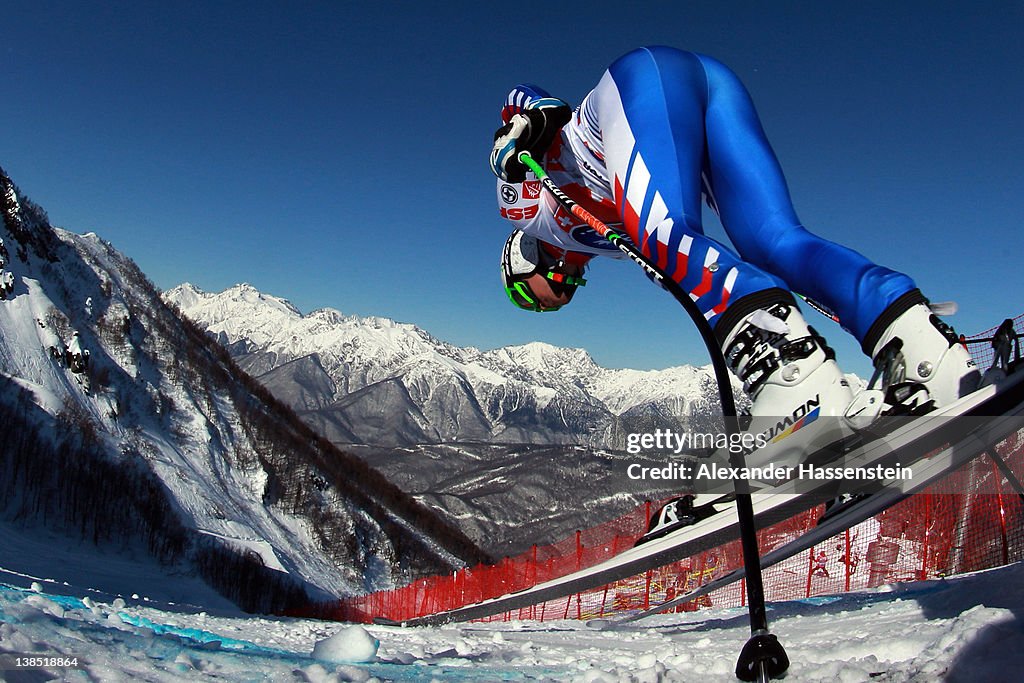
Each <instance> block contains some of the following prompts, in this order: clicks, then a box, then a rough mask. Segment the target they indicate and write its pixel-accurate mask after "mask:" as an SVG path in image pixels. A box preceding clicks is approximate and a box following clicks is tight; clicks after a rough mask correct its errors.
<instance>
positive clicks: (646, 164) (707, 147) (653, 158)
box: [498, 47, 920, 344]
mask: <svg viewBox="0 0 1024 683" xmlns="http://www.w3.org/2000/svg"><path fill="white" fill-rule="evenodd" d="M542 97H548V94H547V93H546V92H544V91H543V90H542V89H540V88H538V87H536V86H531V85H521V86H517V87H516V88H515V89H513V90H512V92H511V93H509V96H508V99H507V101H506V103H505V107H504V109H503V111H502V117H503V119H504V120H505V121H508V119H509V118H510V117H511V116H512V115H513V114H515V113H517V112H519V111H522V110H523V109H526V108H528V107H529V106H530V104H531V102H534V101H536V100H537V99H539V98H542ZM544 165H545V170H546V171H547V172H548V173H549V174H550V175H551V176H552V179H553V180H554V181H555V182H557V183H558V184H560V185H561V186H562V187H563V188H564V189H566V190H567V193H568V194H569V195H570V196H572V197H573V198H574V199H576V200H577V201H578V202H580V203H581V204H582V205H583V206H584V207H585V208H587V209H588V210H591V212H592V213H594V214H595V215H596V216H597V217H598V218H601V219H602V220H604V221H605V222H607V223H609V224H614V225H616V226H617V227H619V228H620V230H622V231H624V232H625V234H626V235H627V236H628V237H629V239H630V240H631V241H632V242H633V243H634V244H635V245H637V246H638V247H640V249H641V250H642V251H643V252H644V254H645V255H647V256H648V257H650V258H652V259H653V260H654V261H655V262H656V263H657V265H658V266H659V267H660V268H661V269H662V270H663V271H664V272H666V273H667V274H668V275H669V276H670V277H672V278H673V279H674V280H676V281H677V282H678V283H679V284H680V285H681V286H682V287H683V289H684V290H685V291H687V292H689V293H690V296H691V298H693V299H694V300H695V301H696V303H697V306H698V307H699V308H700V310H701V312H702V313H704V315H705V317H706V318H707V319H708V320H709V321H710V322H711V324H712V326H713V327H714V328H715V331H716V333H717V334H719V335H724V334H727V333H728V331H729V329H731V327H732V326H733V325H734V324H735V323H737V322H738V321H739V318H740V317H742V316H743V315H746V314H747V313H749V312H751V311H752V310H753V309H755V308H758V307H761V305H764V304H765V303H766V302H767V303H770V302H772V301H774V300H778V298H779V296H788V294H784V293H781V292H780V290H785V292H789V291H795V292H799V293H800V294H803V295H805V296H807V297H809V298H811V299H813V300H815V301H817V302H819V303H821V304H822V305H824V306H825V307H827V308H828V309H831V310H832V311H833V312H834V313H835V314H836V315H837V316H838V317H839V319H840V320H841V321H842V324H843V326H844V327H845V328H846V329H848V330H849V331H850V332H851V333H852V334H853V335H854V336H855V337H856V338H857V339H858V341H860V342H861V343H862V344H863V343H864V342H865V337H867V336H868V333H869V330H871V328H872V325H873V324H874V323H876V321H878V320H879V318H880V316H881V315H882V313H883V312H884V311H886V309H887V308H889V307H890V305H892V304H894V303H895V302H897V300H899V299H901V298H902V299H903V300H904V301H903V303H904V305H905V301H906V299H907V298H908V297H913V298H920V294H919V293H918V292H917V290H916V287H915V285H914V282H913V281H912V280H911V279H910V278H909V277H908V276H906V275H904V274H902V273H898V272H895V271H893V270H890V269H888V268H885V267H883V266H880V265H877V264H875V263H873V262H871V261H870V260H868V259H867V258H865V257H864V256H862V255H861V254H859V253H857V252H855V251H853V250H851V249H848V248H847V247H844V246H841V245H839V244H836V243H834V242H830V241H828V240H825V239H822V238H821V237H818V236H816V235H814V234H812V233H811V232H809V231H808V230H807V229H806V228H804V226H803V225H801V223H800V219H799V218H797V215H796V211H795V210H794V208H793V203H792V200H791V199H790V196H789V190H788V188H787V187H786V181H785V178H784V176H783V173H782V168H781V167H780V165H779V162H778V160H777V159H776V157H775V154H774V152H773V151H772V149H771V146H770V145H769V143H768V140H767V138H766V137H765V134H764V131H763V129H762V127H761V123H760V121H759V119H758V117H757V113H756V111H755V109H754V105H753V102H752V101H751V98H750V95H749V94H748V92H747V90H746V88H744V86H743V84H742V83H741V82H740V81H739V79H738V78H737V76H736V75H735V74H734V73H733V72H732V71H731V70H730V69H729V68H728V67H726V66H725V65H723V64H722V63H720V62H718V61H716V60H715V59H712V58H711V57H707V56H705V55H700V54H695V53H692V52H684V51H680V50H676V49H673V48H669V47H646V48H640V49H637V50H634V51H632V52H630V53H628V54H626V55H624V56H623V57H621V58H619V59H618V60H616V61H615V62H614V63H613V64H612V65H611V66H610V67H609V68H608V70H607V71H606V72H605V74H604V76H603V77H602V78H601V80H600V82H599V83H598V85H597V87H596V88H594V90H592V91H591V92H590V93H589V94H588V95H587V96H586V97H585V98H584V100H583V101H582V103H581V104H580V106H579V108H578V109H577V110H576V112H575V113H574V116H573V119H572V120H571V121H570V123H569V124H567V125H566V126H565V127H564V128H563V129H562V131H561V134H560V136H559V137H557V138H556V140H555V142H554V144H553V145H552V147H551V148H550V149H549V150H548V153H547V155H546V156H545V159H544ZM702 197H703V198H704V199H705V200H706V201H707V202H708V204H709V206H711V208H712V209H713V210H714V211H715V212H716V213H717V214H718V216H719V217H720V219H721V222H722V225H723V227H724V228H725V230H726V233H727V234H728V236H729V239H730V240H731V242H732V244H733V246H734V247H735V250H736V252H733V251H732V250H730V249H729V248H728V247H726V246H724V245H722V244H721V243H719V242H717V241H716V240H713V239H711V238H709V237H707V236H706V235H705V234H704V231H703V226H702V220H701V199H702ZM498 204H499V207H500V208H501V213H502V215H503V216H504V217H505V218H507V219H509V220H511V221H512V222H513V223H515V224H516V226H517V227H519V228H520V229H523V230H525V231H526V232H527V233H528V234H532V235H534V236H536V237H537V238H538V239H541V240H543V241H544V242H547V243H548V244H551V245H553V246H555V247H557V248H559V249H561V250H565V251H566V252H568V253H570V254H572V253H575V254H579V255H581V260H583V261H585V260H586V259H587V258H588V257H589V256H592V255H606V256H613V257H618V256H620V253H619V252H618V251H617V250H616V249H614V247H612V245H610V244H609V243H607V241H605V240H603V239H601V238H600V237H598V236H597V235H596V234H595V233H594V232H593V231H592V229H590V228H588V227H587V226H585V225H580V224H579V221H578V219H576V218H575V217H574V216H572V215H571V214H568V213H566V212H565V211H564V210H562V209H560V208H559V206H558V205H557V203H556V202H555V201H554V198H553V197H550V196H547V192H546V191H543V190H541V188H540V185H539V183H537V181H536V180H533V179H532V176H528V178H527V180H526V181H525V182H524V183H507V182H504V181H500V180H499V181H498ZM739 302H743V303H741V304H740V305H739V306H734V304H737V303H739Z"/></svg>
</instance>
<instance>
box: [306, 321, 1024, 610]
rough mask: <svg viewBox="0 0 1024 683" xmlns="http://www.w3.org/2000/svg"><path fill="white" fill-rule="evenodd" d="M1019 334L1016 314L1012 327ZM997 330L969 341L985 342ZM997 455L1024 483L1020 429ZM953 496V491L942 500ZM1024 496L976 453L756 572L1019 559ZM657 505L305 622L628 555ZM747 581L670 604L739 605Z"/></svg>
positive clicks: (837, 582) (703, 577)
mask: <svg viewBox="0 0 1024 683" xmlns="http://www.w3.org/2000/svg"><path fill="white" fill-rule="evenodd" d="M1014 323H1015V327H1016V329H1017V330H1018V332H1019V331H1020V330H1021V327H1022V325H1024V315H1022V316H1018V317H1017V318H1016V319H1015V320H1014ZM995 329H996V328H993V329H992V330H988V331H986V332H983V333H981V334H978V335H975V336H974V337H971V338H968V339H967V341H968V342H970V341H971V339H983V338H989V337H991V336H992V335H993V333H994V332H995ZM969 348H970V349H971V351H972V353H973V355H974V356H975V359H976V360H977V361H978V364H979V366H980V367H981V369H982V370H985V369H987V368H988V367H989V366H990V365H991V364H992V358H993V352H992V348H991V345H990V344H987V343H984V344H969ZM995 450H996V452H997V453H999V455H1001V456H1002V458H1003V459H1004V461H1005V462H1006V464H1007V465H1008V466H1009V468H1010V469H1011V470H1012V471H1013V473H1014V474H1015V475H1016V476H1017V477H1018V478H1021V477H1022V475H1024V433H1021V432H1015V433H1013V434H1011V435H1010V436H1008V437H1007V438H1006V439H1004V440H1003V441H1002V442H1000V443H999V444H998V445H997V446H996V447H995ZM949 491H956V492H957V493H955V494H950V493H948V492H949ZM1022 501H1024V496H1021V495H1018V493H1017V492H1016V491H1015V490H1014V489H1013V487H1012V486H1011V485H1010V484H1009V483H1008V482H1007V480H1006V478H1005V477H1004V476H1003V474H1002V473H1001V472H1000V471H999V469H998V468H997V467H996V464H995V462H994V461H993V460H992V459H990V458H984V457H978V458H975V459H973V460H972V461H970V462H968V463H966V464H965V465H963V466H962V467H960V468H959V469H957V470H956V471H954V472H952V473H950V474H949V475H947V476H946V477H945V478H944V479H943V480H942V481H940V482H938V483H937V484H935V485H933V486H931V487H929V488H928V489H925V491H923V492H921V493H918V494H915V495H913V496H911V497H909V498H907V499H906V500H904V501H903V502H901V503H899V504H898V505H896V506H894V507H892V508H890V509H889V510H886V511H884V512H882V513H881V514H879V515H877V516H876V517H873V518H871V519H869V520H867V521H865V522H863V523H861V524H858V525H857V526H855V527H853V528H851V529H848V530H847V531H845V532H843V533H841V534H839V535H837V536H834V537H832V538H831V539H828V540H827V541H825V542H823V543H821V544H819V545H816V546H814V547H813V548H811V549H810V550H809V551H807V552H806V553H801V554H800V555H797V556H795V557H793V558H790V559H789V560H786V561H784V562H781V563H779V564H777V565H775V566H773V567H770V568H768V569H766V570H765V571H764V586H765V597H766V598H767V599H768V600H789V599H795V598H803V597H810V596H813V595H824V594H830V593H838V592H845V591H851V590H858V589H863V588H870V587H875V586H879V585H882V584H887V583H893V582H899V581H911V580H920V579H927V578H933V577H937V576H946V575H951V574H958V573H962V572H968V571H975V570H978V569H984V568H989V567H995V566H999V565H1003V564H1006V563H1008V562H1013V561H1016V560H1019V559H1022V558H1024V524H1022V522H1024V503H1022ZM656 509H657V504H652V503H647V504H645V505H643V506H641V507H639V508H638V509H636V510H635V511H633V512H632V513H630V514H628V515H625V516H623V517H621V518H619V519H616V520H613V521H610V522H607V523H605V524H601V525H599V526H597V527H594V528H592V529H588V530H585V531H578V532H576V533H575V534H574V535H573V536H571V537H569V538H567V539H565V540H564V541H562V542H560V543H555V544H552V545H548V546H542V547H539V546H534V547H533V548H531V549H530V551H528V552H527V553H524V554H523V555H520V556H518V557H512V558H505V559H504V560H503V561H501V562H500V563H498V564H496V565H489V566H484V565H478V566H476V567H469V568H465V569H461V570H459V571H456V572H454V573H453V574H448V575H443V576H435V577H431V578H428V579H422V580H419V581H416V582H414V583H412V584H410V585H408V586H404V587H402V588H398V589H395V590H391V591H382V592H378V593H372V594H370V595H364V596H359V597H354V598H350V599H346V600H343V601H340V602H338V603H333V604H328V605H318V606H316V607H314V608H312V609H311V610H309V612H308V614H312V615H314V616H318V617H321V618H328V619H337V620H343V621H355V622H369V621H371V620H372V619H373V618H374V617H384V618H387V619H391V620H395V621H402V620H405V619H411V618H414V617H418V616H423V615H428V614H434V613H437V612H441V611H445V610H450V609H454V608H457V607H461V606H464V605H468V604H472V603H476V602H479V601H481V600H486V599H488V598H494V597H499V596H501V595H505V594H507V593H511V592H515V591H519V590H522V589H524V588H529V587H531V586H533V585H536V584H538V583H542V582H544V581H548V580H550V579H553V578H557V577H559V576H565V575H567V574H570V573H572V572H574V571H577V570H578V569H581V568H584V567H589V566H593V565H595V564H597V563H599V562H602V561H603V560H605V559H607V558H610V557H612V556H614V555H616V554H618V553H619V552H622V551H623V550H625V549H626V548H630V547H632V545H633V543H634V542H635V541H636V539H637V538H639V537H640V535H642V533H643V532H644V530H645V529H646V528H647V522H648V520H649V519H650V515H651V514H652V511H653V510H656ZM821 512H822V508H821V507H818V508H816V509H813V510H809V511H807V512H805V513H802V514H800V515H797V516H795V517H793V518H791V519H788V520H786V521H784V522H781V523H778V524H775V525H772V526H770V527H768V528H766V529H762V530H760V531H759V532H758V541H759V544H760V550H761V553H762V554H765V553H768V552H770V551H771V550H773V549H775V548H777V547H780V546H782V545H784V544H785V543H787V542H788V541H790V540H792V539H794V538H796V537H798V536H800V535H801V534H803V533H805V532H806V531H808V530H809V529H811V528H813V527H814V525H815V523H816V521H817V519H818V517H819V516H820V514H821ZM742 564H743V555H742V551H741V549H740V544H739V541H734V542H731V543H727V544H725V545H722V546H719V547H717V548H713V549H711V550H707V551H705V552H701V553H698V554H696V555H694V556H692V557H689V558H686V559H685V560H682V561H679V562H674V563H672V564H669V565H666V566H663V567H660V568H658V569H654V570H651V571H648V572H645V573H643V574H639V575H637V576H633V577H630V578H628V579H625V580H622V581H616V582H614V583H611V584H608V585H606V586H603V587H601V588H598V589H596V590H591V591H586V592H582V593H577V594H573V595H570V596H567V597H564V598H561V599H558V600H552V601H547V602H543V603H540V604H538V605H534V606H532V607H529V608H524V609H517V610H514V611H511V612H507V613H504V614H501V615H497V616H495V617H491V618H490V620H511V619H531V620H550V619H566V618H571V619H590V618H596V617H602V616H608V615H611V614H614V613H616V612H622V611H628V610H636V609H642V608H646V607H648V606H650V605H655V604H659V603H661V602H663V601H665V600H669V599H672V598H673V597H675V596H676V595H679V594H682V593H685V592H687V591H690V590H692V589H694V588H696V587H698V586H700V585H701V584H703V583H706V582H707V581H710V580H711V579H714V578H716V577H718V576H722V575H724V574H726V573H728V572H730V571H732V570H733V569H736V568H738V567H740V566H742ZM745 599H746V587H745V586H744V584H743V582H738V583H736V584H733V585H732V586H728V587H725V588H722V589H720V590H718V591H715V592H714V593H711V594H710V595H707V596H705V597H703V598H700V599H699V600H696V601H693V602H690V603H687V604H685V605H682V606H680V607H678V608H676V611H691V610H696V609H699V608H702V607H710V606H718V607H730V606H741V605H743V604H744V602H745Z"/></svg>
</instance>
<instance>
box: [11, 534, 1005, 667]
mask: <svg viewBox="0 0 1024 683" xmlns="http://www.w3.org/2000/svg"><path fill="white" fill-rule="evenodd" d="M83 550H84V549H83ZM92 563H98V557H94V558H91V559H89V558H88V557H87V558H86V562H85V565H84V566H85V567H86V568H88V566H89V565H90V564H92ZM147 571H148V570H147ZM130 572H131V568H130V566H129V565H128V564H123V565H121V566H120V578H121V580H123V581H124V587H125V588H127V589H131V588H132V583H133V581H135V582H136V583H141V584H146V585H149V586H150V587H152V588H154V589H155V588H156V584H155V583H154V582H153V579H152V576H151V575H150V574H149V573H146V572H140V573H139V574H138V576H137V577H133V576H132V575H131V573H130ZM86 573H87V572H86ZM77 579H78V580H81V581H86V582H87V581H88V579H87V577H86V576H84V575H83V573H79V574H78V575H77ZM167 580H168V581H170V582H178V583H182V582H184V581H185V580H184V579H182V578H181V577H177V578H168V579H167ZM0 581H3V583H0V654H7V655H10V654H12V653H17V654H21V655H37V656H38V655H44V654H47V655H63V656H76V657H78V659H79V664H80V668H78V669H74V668H64V669H61V668H56V667H43V668H42V669H36V670H31V671H11V670H7V671H2V670H0V678H3V679H4V680H11V681H15V680H32V681H36V680H38V681H42V680H51V679H52V678H53V677H55V678H56V679H57V680H71V681H76V680H81V681H86V680H99V681H129V680H131V681H135V680H141V681H180V680H186V679H188V680H214V679H216V680H228V681H316V682H320V681H324V682H326V681H371V680H380V681H432V680H437V681H533V680H540V681H585V682H591V683H593V682H597V681H600V682H604V681H609V682H612V681H615V682H618V681H702V682H715V681H734V680H736V679H735V678H734V676H733V667H734V666H735V662H736V657H737V655H738V653H739V650H740V648H741V647H742V645H743V643H744V642H745V641H746V639H747V637H748V635H749V630H748V629H749V625H748V620H747V613H746V611H745V610H744V609H742V608H730V609H709V610H702V611H700V612H695V613H693V612H691V613H685V614H672V615H660V616H658V617H654V618H651V619H648V620H645V621H643V622H640V623H636V624H631V625H629V626H628V627H626V628H623V629H621V630H606V631H598V630H594V629H592V628H589V627H588V626H587V625H586V624H585V623H583V622H579V621H558V622H547V623H538V622H529V621H511V622H501V623H469V624H456V625H449V626H444V627H436V628H415V629H402V628H398V627H385V626H369V627H366V630H367V631H369V633H370V634H371V635H372V636H373V637H375V638H376V639H378V640H379V641H380V648H379V650H378V651H377V656H376V658H375V659H374V660H373V661H371V662H368V663H359V664H356V663H352V664H337V663H329V662H325V661H318V660H316V659H314V658H313V656H312V652H313V648H314V645H315V644H316V643H317V642H319V641H323V640H325V639H327V638H328V637H330V636H332V635H334V634H337V633H338V632H339V631H341V630H342V629H344V628H346V627H347V625H345V624H338V623H332V622H323V621H314V620H306V619H291V618H268V617H256V616H252V615H242V614H238V613H237V612H235V613H232V612H230V611H229V610H223V609H222V610H220V611H217V610H213V609H211V610H210V611H209V612H205V611H199V608H196V607H186V606H182V605H180V604H169V603H161V602H160V601H158V600H153V599H150V598H148V597H147V598H140V597H138V596H133V597H127V596H125V597H118V596H115V595H114V594H111V593H106V592H105V593H97V592H96V591H91V590H88V589H87V588H85V586H88V583H83V584H80V585H69V584H66V583H63V582H61V581H53V580H46V579H41V578H39V577H34V576H31V575H28V574H24V573H17V572H12V571H0ZM182 585H183V586H184V583H182ZM164 588H165V589H166V588H167V587H166V586H164ZM169 592H174V591H169ZM58 593H61V594H63V595H58ZM769 619H770V623H771V629H772V632H773V633H775V634H776V635H778V637H779V639H780V641H781V642H782V643H783V645H784V646H785V648H786V650H787V652H788V653H789V656H790V659H791V660H792V665H791V667H790V671H789V674H788V676H787V680H791V681H828V682H829V683H832V682H835V681H839V682H843V683H845V682H854V681H889V682H894V681H935V680H948V681H999V682H1002V681H1006V682H1007V683H1009V682H1011V681H1018V680H1020V677H1021V671H1022V670H1024V564H1016V565H1010V566H1008V567H1003V568H999V569H994V570H988V571H985V572H979V573H977V574H972V575H967V576H963V577H954V578H951V579H947V580H938V581H927V582H920V583H910V584H902V585H895V586H885V587H882V588H879V589H875V590H873V591H869V592H863V593H852V594H846V595H839V596H825V597H818V598H810V599H807V600H798V601H791V602H782V603H772V604H770V605H769Z"/></svg>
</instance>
